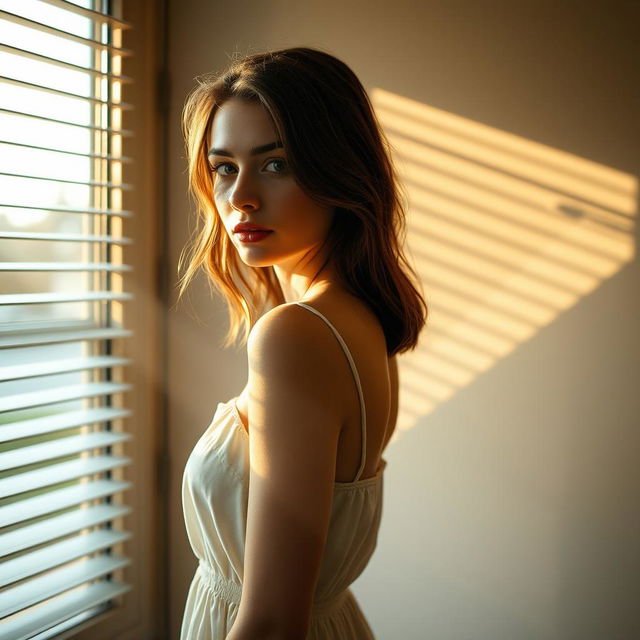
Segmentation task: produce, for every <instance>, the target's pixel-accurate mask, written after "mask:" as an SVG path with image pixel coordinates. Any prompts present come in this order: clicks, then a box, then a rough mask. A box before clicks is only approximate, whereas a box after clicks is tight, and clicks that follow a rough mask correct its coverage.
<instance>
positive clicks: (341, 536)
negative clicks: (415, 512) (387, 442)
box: [180, 302, 387, 640]
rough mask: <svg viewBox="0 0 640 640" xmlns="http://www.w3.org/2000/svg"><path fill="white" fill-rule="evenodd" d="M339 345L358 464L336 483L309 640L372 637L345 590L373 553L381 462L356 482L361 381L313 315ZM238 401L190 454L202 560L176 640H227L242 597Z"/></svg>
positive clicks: (243, 510)
mask: <svg viewBox="0 0 640 640" xmlns="http://www.w3.org/2000/svg"><path fill="white" fill-rule="evenodd" d="M289 304H298V305H300V306H302V307H304V308H306V309H309V311H312V312H313V313H315V314H316V315H317V316H319V317H320V318H322V319H323V320H324V321H325V322H326V323H327V325H328V326H329V327H330V328H331V329H332V331H333V333H334V334H335V336H336V338H337V339H338V341H339V343H340V345H341V346H342V348H343V350H344V352H345V355H346V356H347V359H348V360H349V365H350V366H351V370H352V372H353V376H354V379H355V382H356V386H357V388H358V396H359V398H360V408H361V417H362V419H361V423H362V459H361V464H360V469H359V470H358V473H357V474H356V478H355V480H354V481H353V482H335V483H334V492H333V504H332V510H331V520H330V524H329V531H328V535H327V540H326V545H325V549H324V552H323V556H322V561H321V565H320V574H319V578H318V583H317V587H316V592H315V597H314V604H313V609H312V615H311V623H310V628H309V633H308V634H307V640H371V639H374V635H373V632H372V630H371V628H370V626H369V624H368V623H367V620H366V618H365V617H364V615H363V613H362V611H361V609H360V607H359V606H358V603H357V601H356V599H355V597H354V595H353V593H352V591H351V590H350V589H349V586H350V585H351V584H352V583H353V582H354V580H356V579H357V578H358V576H360V574H361V573H362V572H363V571H364V569H365V567H366V566H367V564H368V562H369V559H370V558H371V556H372V554H373V551H374V549H375V548H376V544H377V538H378V530H379V526H380V519H381V515H382V495H383V471H384V469H385V467H386V464H387V463H386V460H385V459H384V458H383V459H381V463H380V467H379V469H378V471H377V473H376V475H375V476H373V477H371V478H365V479H360V475H361V473H362V471H363V469H364V464H365V452H366V414H365V406H364V399H363V394H362V387H361V384H360V378H359V376H358V371H357V369H356V366H355V362H354V361H353V358H352V357H351V353H350V352H349V349H348V347H347V345H346V344H345V342H344V340H343V339H342V336H340V334H339V333H338V331H337V330H336V328H335V327H334V326H333V325H332V324H331V322H329V320H328V319H327V318H326V317H325V316H324V315H322V314H321V313H320V312H319V311H318V310H317V309H315V308H314V307H311V306H309V305H307V304H305V303H302V302H293V303H289ZM236 399H237V396H236V397H234V398H231V399H230V400H228V401H227V402H220V403H218V406H217V408H216V411H215V414H214V416H213V419H212V421H211V423H210V424H209V426H208V427H207V429H206V430H205V432H204V433H203V434H202V436H201V437H200V439H199V440H198V442H197V443H196V445H195V447H194V449H193V451H192V452H191V454H190V456H189V458H188V460H187V463H186V465H185V469H184V474H183V478H182V507H183V512H184V519H185V526H186V530H187V535H188V538H189V542H190V544H191V548H192V549H193V552H194V554H195V556H196V558H197V559H198V561H199V564H198V567H197V569H196V572H195V575H194V577H193V580H192V582H191V585H190V587H189V592H188V595H187V600H186V604H185V608H184V614H183V618H182V625H181V631H180V640H224V638H225V637H226V635H227V634H228V633H229V631H230V630H231V626H232V625H233V622H234V620H235V618H236V615H237V613H238V607H239V604H240V596H241V594H242V579H243V566H244V549H245V532H246V525H247V504H248V495H249V435H248V433H247V432H246V430H245V428H244V426H243V424H242V421H241V419H240V415H239V413H238V409H237V406H236Z"/></svg>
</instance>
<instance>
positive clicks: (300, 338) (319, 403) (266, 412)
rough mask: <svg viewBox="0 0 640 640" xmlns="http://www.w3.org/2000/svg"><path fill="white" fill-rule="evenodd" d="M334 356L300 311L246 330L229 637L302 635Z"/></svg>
mask: <svg viewBox="0 0 640 640" xmlns="http://www.w3.org/2000/svg"><path fill="white" fill-rule="evenodd" d="M337 350H339V345H338V344H337V343H336V342H335V340H334V338H333V336H332V335H330V333H329V332H328V331H327V327H326V326H325V325H324V323H322V322H321V321H319V320H318V319H316V318H314V317H313V316H312V315H311V314H309V313H308V312H307V311H305V310H303V309H300V308H299V307H296V306H287V307H282V308H276V309H274V310H272V311H271V312H269V313H268V314H266V315H265V316H263V317H262V318H261V319H260V320H259V322H258V323H257V324H256V326H255V327H254V329H253V331H252V334H251V338H250V340H249V343H248V345H247V354H248V359H249V384H248V386H249V433H250V444H249V456H250V460H251V470H250V481H249V502H248V514H247V531H246V548H245V559H244V579H243V586H242V599H241V602H240V607H239V611H238V616H237V619H236V623H235V624H234V626H233V628H232V630H231V632H230V633H229V634H228V635H227V640H257V639H258V638H260V639H268V638H273V639H274V640H275V639H277V640H285V639H286V640H290V639H291V640H294V639H295V640H304V638H305V637H306V635H307V633H308V629H309V624H310V619H311V608H312V603H313V596H314V593H315V588H316V583H317V580H318V575H319V569H320V562H321V559H322V554H323V550H324V546H325V542H326V537H327V532H328V528H329V521H330V517H331V505H332V500H333V487H334V479H335V465H336V450H337V443H338V438H339V434H340V427H341V413H342V407H341V406H339V405H337V403H336V398H339V397H340V395H339V393H338V389H337V380H338V378H339V376H337V375H335V369H336V368H337V366H338V365H337V358H333V354H337V353H339V352H338V351H337ZM332 367H333V369H332Z"/></svg>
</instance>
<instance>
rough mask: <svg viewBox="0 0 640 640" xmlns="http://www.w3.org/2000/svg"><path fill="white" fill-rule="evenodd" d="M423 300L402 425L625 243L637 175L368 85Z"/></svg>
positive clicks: (574, 298) (485, 365)
mask: <svg viewBox="0 0 640 640" xmlns="http://www.w3.org/2000/svg"><path fill="white" fill-rule="evenodd" d="M370 95H371V99H372V103H373V105H374V109H375V111H376V114H377V116H378V118H379V120H380V123H381V125H382V127H383V129H384V131H385V133H386V135H387V138H388V139H389V142H390V143H391V146H392V148H393V159H394V163H395V165H396V167H397V170H398V173H399V176H400V179H401V181H402V183H403V185H404V188H405V192H406V204H407V253H408V257H409V259H410V260H412V262H413V264H414V266H415V269H416V272H417V273H418V275H419V277H420V280H421V282H422V285H423V288H424V294H425V297H426V301H427V304H428V305H429V319H428V321H427V329H426V330H425V331H423V334H422V337H421V340H420V343H419V345H418V347H417V348H416V350H415V351H414V352H411V353H407V354H403V355H402V356H401V357H400V358H399V359H398V360H399V363H398V364H399V368H400V409H399V414H398V430H397V431H396V436H394V437H396V438H397V437H398V436H399V434H401V432H402V431H406V430H408V429H411V428H412V427H413V426H414V425H415V424H416V422H417V420H418V419H420V418H421V417H424V416H425V415H428V414H429V413H430V412H431V411H433V410H434V409H435V408H436V407H437V406H438V405H439V404H441V403H443V402H446V401H447V400H449V399H450V398H451V397H452V396H453V395H454V394H455V393H456V391H457V390H458V389H460V388H462V387H464V386H466V385H468V384H470V383H472V382H473V381H474V380H475V378H476V377H477V376H478V375H480V374H482V373H483V372H485V371H487V370H488V369H490V368H491V367H492V366H494V364H495V363H496V362H497V361H498V360H499V359H501V358H503V357H505V356H507V355H509V354H510V353H511V352H512V351H514V350H515V349H516V348H517V347H518V345H520V344H522V343H523V342H525V341H527V340H529V339H531V338H532V337H534V336H535V335H536V334H537V332H538V331H539V330H540V329H541V328H543V327H545V326H547V325H549V324H550V323H552V322H553V321H554V320H555V319H556V318H557V317H558V316H559V315H560V314H561V313H562V312H564V311H566V310H567V309H570V308H571V307H573V306H574V305H575V304H576V303H577V302H578V301H579V300H580V299H581V298H583V297H585V296H587V295H589V294H590V293H591V292H593V291H594V290H595V289H597V288H598V287H599V286H600V285H601V284H602V282H603V281H605V280H606V279H608V278H610V277H612V276H614V275H615V274H616V273H618V271H620V269H621V268H622V267H623V266H624V265H625V264H627V263H628V262H630V261H631V260H632V259H633V257H634V255H635V247H634V225H635V219H636V216H637V197H638V184H637V180H636V178H635V177H634V176H633V175H630V174H626V173H623V172H621V171H618V170H615V169H612V168H610V167H606V166H604V165H601V164H598V163H596V162H592V161H590V160H587V159H584V158H579V157H577V156H574V155H572V154H570V153H566V152H564V151H560V150H558V149H553V148H552V147H548V146H546V145H543V144H539V143H537V142H532V141H530V140H526V139H525V138H521V137H519V136H516V135H513V134H510V133H506V132H504V131H500V130H498V129H495V128H492V127H489V126H487V125H484V124H480V123H478V122H474V121H472V120H469V119H466V118H463V117H460V116H456V115H453V114H451V113H447V112H446V111H442V110H440V109H436V108H434V107H430V106H428V105H425V104H422V103H420V102H417V101H415V100H411V99H408V98H405V97H402V96H399V95H397V94H394V93H391V92H389V91H386V90H384V89H379V88H374V89H373V90H372V91H370Z"/></svg>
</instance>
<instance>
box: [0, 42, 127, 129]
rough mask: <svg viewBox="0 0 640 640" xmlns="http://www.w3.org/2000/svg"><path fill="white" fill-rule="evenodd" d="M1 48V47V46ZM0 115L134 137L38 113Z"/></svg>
mask: <svg viewBox="0 0 640 640" xmlns="http://www.w3.org/2000/svg"><path fill="white" fill-rule="evenodd" d="M0 46H1V45H0ZM0 113H6V114H7V115H9V116H20V117H22V118H32V119H33V120H41V121H42V122H53V123H54V124H63V125H64V126H65V127H75V128H76V129H86V130H87V131H99V132H100V133H114V134H117V135H120V136H132V135H133V132H132V131H128V130H127V129H113V128H111V127H101V126H99V125H94V124H78V123H77V122H71V121H69V120H60V119H59V118H48V117H47V116H39V115H38V114H37V113H29V112H28V111H15V110H14V109H6V108H2V109H0Z"/></svg>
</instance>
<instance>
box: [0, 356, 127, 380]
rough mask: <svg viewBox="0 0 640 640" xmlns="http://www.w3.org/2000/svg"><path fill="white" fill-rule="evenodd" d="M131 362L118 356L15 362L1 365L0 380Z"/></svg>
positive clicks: (117, 365)
mask: <svg viewBox="0 0 640 640" xmlns="http://www.w3.org/2000/svg"><path fill="white" fill-rule="evenodd" d="M130 363H131V360H130V359H129V358H121V357H117V356H88V357H86V358H66V359H64V360H47V361H45V362H30V363H28V364H14V365H9V366H7V367H0V382H7V381H8V380H20V379H22V378H32V377H36V376H48V375H54V374H58V373H69V372H71V371H84V370H89V369H99V368H103V367H121V366H124V365H127V364H130Z"/></svg>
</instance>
